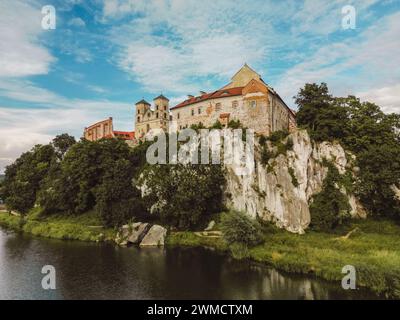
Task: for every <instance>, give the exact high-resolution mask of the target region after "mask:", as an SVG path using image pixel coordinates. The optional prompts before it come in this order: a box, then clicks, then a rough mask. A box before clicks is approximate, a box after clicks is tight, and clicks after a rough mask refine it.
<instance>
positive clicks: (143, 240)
mask: <svg viewBox="0 0 400 320" xmlns="http://www.w3.org/2000/svg"><path fill="white" fill-rule="evenodd" d="M166 234H167V229H165V228H164V227H162V226H159V225H151V224H149V223H142V222H136V223H132V224H127V225H124V226H122V227H121V229H120V231H119V232H118V234H117V237H116V239H115V242H116V243H117V244H118V245H120V246H127V245H130V244H134V245H140V246H163V245H164V242H165V236H166Z"/></svg>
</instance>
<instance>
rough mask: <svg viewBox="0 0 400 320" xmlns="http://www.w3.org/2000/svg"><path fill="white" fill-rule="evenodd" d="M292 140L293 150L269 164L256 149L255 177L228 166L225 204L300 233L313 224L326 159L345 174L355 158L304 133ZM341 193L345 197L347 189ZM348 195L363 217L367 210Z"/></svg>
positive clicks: (351, 204) (295, 134) (326, 170)
mask: <svg viewBox="0 0 400 320" xmlns="http://www.w3.org/2000/svg"><path fill="white" fill-rule="evenodd" d="M289 138H290V139H292V141H293V148H292V150H289V151H287V152H286V153H285V154H280V155H279V156H277V157H275V158H273V159H270V160H269V162H268V164H262V163H261V161H260V146H256V152H255V159H256V165H255V169H254V172H253V174H250V175H243V176H240V175H236V174H235V172H234V169H233V168H232V167H231V166H229V165H228V166H227V167H226V169H227V175H226V177H227V190H226V195H227V196H226V204H227V206H228V207H229V208H232V209H236V210H240V211H244V212H247V213H248V214H249V215H251V216H252V217H257V216H258V217H259V218H261V219H263V220H268V221H273V222H275V223H276V225H277V226H279V227H281V228H285V229H286V230H288V231H290V232H294V233H300V234H301V233H304V230H305V229H306V228H307V227H308V225H309V224H310V219H311V217H310V210H309V204H310V200H311V198H312V196H313V195H314V194H316V193H318V192H320V191H321V189H322V185H323V181H324V179H325V177H326V175H327V172H328V168H327V167H325V166H324V159H326V160H328V161H330V162H331V163H333V164H334V165H335V166H336V168H337V169H338V171H339V173H340V174H344V173H345V172H346V170H349V169H350V167H351V166H352V164H351V162H352V160H353V157H352V156H351V155H346V153H345V151H344V149H343V148H342V147H341V146H340V144H338V143H330V142H323V143H320V144H314V143H312V141H311V139H310V137H309V135H308V134H307V132H306V131H304V130H299V131H295V132H293V133H291V134H290V136H289V137H288V138H286V139H289ZM348 158H349V160H350V161H349V160H348ZM342 192H343V193H344V194H346V191H345V190H343V191H342ZM346 195H347V196H348V199H349V204H350V206H351V214H352V215H353V216H357V215H358V216H364V215H365V210H363V209H362V207H361V205H360V203H359V202H358V201H357V199H356V198H355V197H354V196H353V195H350V194H349V195H348V194H346Z"/></svg>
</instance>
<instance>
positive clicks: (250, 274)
mask: <svg viewBox="0 0 400 320" xmlns="http://www.w3.org/2000/svg"><path fill="white" fill-rule="evenodd" d="M44 265H52V266H54V267H55V270H56V290H44V289H43V288H42V285H41V282H42V278H43V277H44V275H43V274H42V273H41V270H42V267H43V266H44ZM374 298H376V297H375V296H374V295H371V294H370V293H368V292H366V291H360V290H352V291H345V290H343V289H342V288H341V285H340V283H339V282H338V283H331V282H325V281H321V280H317V279H315V278H313V277H304V276H293V275H290V276H289V275H287V274H283V273H281V272H278V271H276V270H274V269H270V268H266V267H264V266H259V265H255V264H253V263H250V262H243V261H236V260H234V259H232V258H230V257H227V256H224V255H221V254H218V253H216V252H213V251H211V250H208V249H203V248H198V249H193V248H168V249H159V248H153V249H148V248H146V249H139V248H135V247H130V248H119V247H116V246H114V245H111V244H94V243H85V242H78V241H61V240H49V239H43V238H36V237H32V236H29V235H21V234H16V233H13V232H7V231H5V230H1V229H0V299H374Z"/></svg>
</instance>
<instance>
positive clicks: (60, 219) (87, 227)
mask: <svg viewBox="0 0 400 320" xmlns="http://www.w3.org/2000/svg"><path fill="white" fill-rule="evenodd" d="M0 226H2V227H4V228H7V229H11V230H14V231H17V232H26V233H29V234H32V235H35V236H40V237H45V238H52V239H61V240H79V241H92V242H103V241H113V240H114V239H115V231H114V230H113V229H106V228H103V227H102V226H101V224H100V221H99V219H98V217H97V216H96V214H95V213H94V212H90V213H87V214H85V215H81V216H71V217H64V216H51V217H45V218H42V217H41V218H39V217H38V216H37V214H35V212H33V213H31V214H29V215H28V216H26V217H19V216H15V215H11V214H8V213H7V212H0Z"/></svg>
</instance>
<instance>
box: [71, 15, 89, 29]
mask: <svg viewBox="0 0 400 320" xmlns="http://www.w3.org/2000/svg"><path fill="white" fill-rule="evenodd" d="M68 25H69V26H73V27H85V26H86V23H85V21H83V20H82V19H81V18H79V17H78V18H72V19H71V20H69V21H68Z"/></svg>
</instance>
